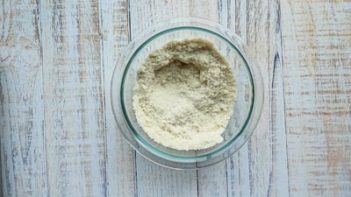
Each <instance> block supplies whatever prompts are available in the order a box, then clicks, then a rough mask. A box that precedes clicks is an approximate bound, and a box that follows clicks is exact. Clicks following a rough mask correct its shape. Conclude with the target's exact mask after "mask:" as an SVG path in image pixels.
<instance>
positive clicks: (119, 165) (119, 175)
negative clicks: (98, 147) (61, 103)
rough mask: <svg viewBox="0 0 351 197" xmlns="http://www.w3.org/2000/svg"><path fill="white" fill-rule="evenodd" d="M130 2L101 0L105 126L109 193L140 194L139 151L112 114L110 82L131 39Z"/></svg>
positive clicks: (107, 194)
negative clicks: (137, 189)
mask: <svg viewBox="0 0 351 197" xmlns="http://www.w3.org/2000/svg"><path fill="white" fill-rule="evenodd" d="M128 7H129V6H128V2H127V1H125V0H122V1H110V0H109V1H100V9H101V14H100V15H101V16H100V21H101V23H100V25H101V33H102V43H101V44H102V52H101V53H102V54H103V56H102V60H101V65H102V67H103V78H104V80H103V82H104V87H105V89H104V101H105V104H104V105H105V107H104V109H105V111H104V113H105V122H106V124H105V129H106V145H105V146H106V184H107V185H106V190H107V191H106V196H116V195H117V196H123V197H127V196H136V195H137V191H136V166H135V152H134V151H133V150H132V148H131V147H130V146H129V145H128V144H127V143H126V140H124V139H123V137H122V135H121V133H120V132H119V130H118V128H117V124H116V121H115V119H114V117H113V114H112V109H111V99H110V83H111V78H112V72H113V69H114V67H115V65H116V63H117V58H118V54H119V53H120V52H122V50H123V49H124V47H126V46H127V44H128V42H129V39H130V25H129V24H128V19H129V17H128V11H129V10H128Z"/></svg>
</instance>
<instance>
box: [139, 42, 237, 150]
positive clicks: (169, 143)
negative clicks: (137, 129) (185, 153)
mask: <svg viewBox="0 0 351 197" xmlns="http://www.w3.org/2000/svg"><path fill="white" fill-rule="evenodd" d="M235 92H236V91H235V80H234V77H233V74H232V72H231V69H230V65H229V64H228V63H227V61H226V60H225V59H224V57H222V56H221V55H220V53H219V52H218V51H217V50H216V49H215V48H214V46H213V44H212V43H211V42H209V41H207V40H204V39H199V38H196V39H187V40H181V41H172V42H169V43H167V44H166V45H165V46H164V47H163V48H161V49H158V50H155V51H153V52H151V53H150V55H149V56H148V57H147V58H146V59H145V61H144V63H143V65H142V66H141V67H140V69H139V71H138V77H137V84H136V86H135V89H134V95H133V107H134V111H135V115H136V118H137V121H138V123H139V124H140V125H141V127H142V128H143V130H144V131H145V132H146V133H147V134H148V136H149V137H150V138H152V139H153V140H154V141H156V142H157V143H159V144H162V145H163V146H166V147H170V148H173V149H177V150H199V149H205V148H209V147H212V146H214V145H216V144H218V143H220V142H222V141H223V137H222V136H221V134H222V133H223V132H224V129H225V127H226V126H227V124H228V121H229V119H230V116H231V114H232V110H233V105H234V100H235Z"/></svg>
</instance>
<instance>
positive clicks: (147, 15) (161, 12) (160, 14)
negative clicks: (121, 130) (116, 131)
mask: <svg viewBox="0 0 351 197" xmlns="http://www.w3.org/2000/svg"><path fill="white" fill-rule="evenodd" d="M187 5H189V2H187V1H171V2H168V1H162V2H160V1H131V2H130V14H131V15H130V21H131V30H132V31H131V38H132V39H135V38H136V37H137V36H138V35H140V34H141V33H142V32H143V31H145V30H146V29H147V28H148V27H150V26H151V25H155V24H157V22H160V21H165V20H167V19H171V18H173V17H184V16H187V14H188V13H189V10H188V8H189V7H188V6H187ZM136 162H137V163H136V164H137V180H138V182H137V190H138V196H197V180H196V178H197V176H196V171H175V170H171V169H167V168H164V167H161V166H158V165H156V164H154V163H151V162H150V161H148V160H146V159H144V158H143V157H142V156H140V155H138V154H137V155H136Z"/></svg>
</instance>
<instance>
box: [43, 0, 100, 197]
mask: <svg viewBox="0 0 351 197" xmlns="http://www.w3.org/2000/svg"><path fill="white" fill-rule="evenodd" d="M40 11H41V13H40V20H41V29H42V31H41V33H42V43H43V80H44V107H45V111H44V114H45V117H44V130H45V140H46V151H47V153H46V156H47V172H48V183H47V184H48V191H49V196H60V197H61V196H94V197H95V196H96V197H97V196H106V189H105V187H106V178H105V177H106V174H105V173H106V171H105V166H106V163H105V137H106V136H105V130H104V116H103V111H104V99H103V89H104V87H103V82H102V77H101V76H102V69H101V65H100V58H101V54H100V30H99V26H100V25H99V2H98V1H95V0H92V1H65V0H60V1H46V0H43V1H40Z"/></svg>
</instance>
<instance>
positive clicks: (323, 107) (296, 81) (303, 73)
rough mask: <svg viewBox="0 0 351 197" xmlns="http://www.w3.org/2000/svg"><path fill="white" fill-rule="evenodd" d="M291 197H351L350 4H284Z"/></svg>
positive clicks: (344, 2) (337, 2)
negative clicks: (305, 196)
mask: <svg viewBox="0 0 351 197" xmlns="http://www.w3.org/2000/svg"><path fill="white" fill-rule="evenodd" d="M282 13H284V14H282V36H283V39H282V42H283V64H284V89H285V91H284V92H285V93H284V95H285V103H286V104H285V105H286V106H285V107H286V117H285V118H286V131H287V142H288V153H289V154H288V158H289V163H288V165H289V184H290V194H291V195H292V196H303V195H309V196H350V194H351V147H350V142H351V108H350V106H351V105H350V104H351V103H350V101H351V100H350V98H351V85H350V84H351V33H350V32H351V2H350V1H329V2H324V1H282Z"/></svg>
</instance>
